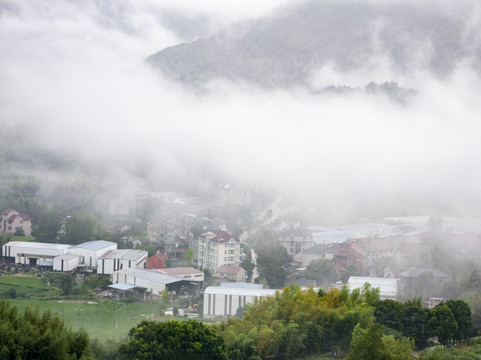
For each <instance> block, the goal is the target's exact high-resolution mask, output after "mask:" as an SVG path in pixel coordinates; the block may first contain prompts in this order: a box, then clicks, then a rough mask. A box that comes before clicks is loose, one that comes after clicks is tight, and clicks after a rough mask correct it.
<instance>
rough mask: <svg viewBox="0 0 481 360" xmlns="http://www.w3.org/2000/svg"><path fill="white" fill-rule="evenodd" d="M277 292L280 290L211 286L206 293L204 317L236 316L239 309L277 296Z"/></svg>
mask: <svg viewBox="0 0 481 360" xmlns="http://www.w3.org/2000/svg"><path fill="white" fill-rule="evenodd" d="M233 284H234V283H233ZM276 291H279V290H275V289H252V288H245V287H238V288H237V287H227V286H209V287H207V289H205V291H204V317H206V318H209V317H210V318H211V317H216V316H223V317H228V316H234V315H235V314H236V312H237V309H239V308H243V307H245V306H246V304H253V303H254V302H255V300H256V299H259V300H260V299H262V298H264V297H266V296H275V294H276Z"/></svg>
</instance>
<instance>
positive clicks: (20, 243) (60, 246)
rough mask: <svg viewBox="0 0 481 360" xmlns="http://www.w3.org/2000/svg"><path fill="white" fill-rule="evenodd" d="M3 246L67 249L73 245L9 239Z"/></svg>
mask: <svg viewBox="0 0 481 360" xmlns="http://www.w3.org/2000/svg"><path fill="white" fill-rule="evenodd" d="M3 246H17V247H29V248H34V249H54V250H65V249H69V248H70V247H72V245H67V244H53V243H41V242H29V241H9V242H8V243H6V244H5V245H3Z"/></svg>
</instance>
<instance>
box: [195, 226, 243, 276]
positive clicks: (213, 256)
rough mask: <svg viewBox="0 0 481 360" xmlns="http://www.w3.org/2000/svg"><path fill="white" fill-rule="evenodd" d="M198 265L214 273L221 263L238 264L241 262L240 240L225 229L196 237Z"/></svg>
mask: <svg viewBox="0 0 481 360" xmlns="http://www.w3.org/2000/svg"><path fill="white" fill-rule="evenodd" d="M197 251H198V256H197V258H198V266H199V267H202V268H204V269H208V270H210V271H211V272H212V274H213V275H215V272H216V270H217V269H218V268H219V267H220V266H222V265H231V266H239V265H240V264H241V262H242V254H241V247H240V240H239V239H236V238H234V237H233V236H232V235H230V234H229V233H227V232H226V231H221V230H218V231H209V232H206V233H204V234H203V235H201V237H200V238H199V239H198V247H197Z"/></svg>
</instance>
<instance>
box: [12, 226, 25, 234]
mask: <svg viewBox="0 0 481 360" xmlns="http://www.w3.org/2000/svg"><path fill="white" fill-rule="evenodd" d="M13 236H25V232H24V231H23V228H21V227H18V228H15V233H14V234H13Z"/></svg>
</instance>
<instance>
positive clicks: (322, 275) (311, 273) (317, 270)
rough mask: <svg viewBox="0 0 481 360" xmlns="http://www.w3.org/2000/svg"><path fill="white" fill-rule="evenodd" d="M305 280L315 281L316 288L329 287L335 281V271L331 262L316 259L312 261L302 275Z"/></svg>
mask: <svg viewBox="0 0 481 360" xmlns="http://www.w3.org/2000/svg"><path fill="white" fill-rule="evenodd" d="M301 276H303V277H305V278H306V279H311V280H316V283H317V286H319V287H321V286H322V287H329V286H330V285H331V283H332V282H333V281H334V280H335V279H336V271H335V269H334V265H333V264H332V260H328V259H317V260H312V261H311V262H310V263H309V265H307V267H306V270H305V271H304V272H303V273H302V275H301Z"/></svg>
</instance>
